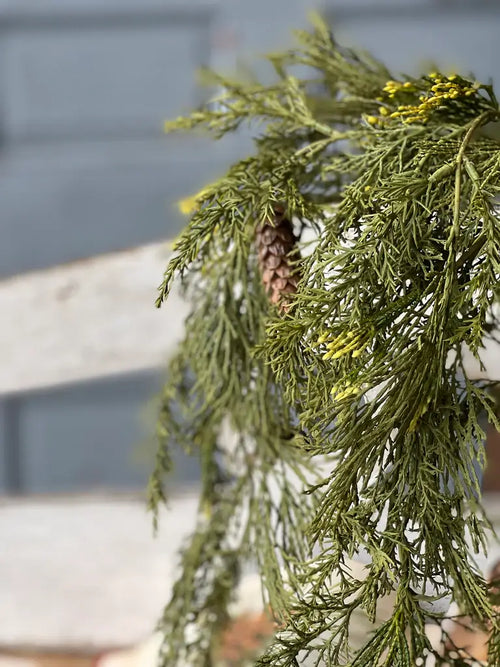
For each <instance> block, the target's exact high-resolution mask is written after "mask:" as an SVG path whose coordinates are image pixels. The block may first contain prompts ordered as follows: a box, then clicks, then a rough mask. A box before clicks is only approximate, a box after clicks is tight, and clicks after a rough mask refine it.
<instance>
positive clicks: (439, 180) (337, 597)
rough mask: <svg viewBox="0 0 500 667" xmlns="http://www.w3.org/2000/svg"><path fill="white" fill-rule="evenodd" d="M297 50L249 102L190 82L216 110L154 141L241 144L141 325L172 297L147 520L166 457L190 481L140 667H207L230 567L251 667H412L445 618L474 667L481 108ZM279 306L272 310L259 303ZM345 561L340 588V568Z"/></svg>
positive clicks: (494, 193) (488, 117) (471, 84)
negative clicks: (257, 635) (263, 609)
mask: <svg viewBox="0 0 500 667" xmlns="http://www.w3.org/2000/svg"><path fill="white" fill-rule="evenodd" d="M298 37H299V40H300V45H299V47H297V48H296V49H293V50H291V51H289V52H287V53H284V54H273V55H272V56H270V62H271V64H272V65H273V66H274V69H275V71H276V75H277V81H275V82H274V83H272V84H271V85H269V86H267V87H266V86H261V85H259V84H258V82H256V81H255V80H252V79H251V78H249V79H248V81H246V82H240V81H230V80H227V79H225V78H224V77H220V76H216V75H214V78H212V81H213V80H215V79H216V81H217V84H218V85H219V86H222V87H223V88H224V93H223V94H222V95H220V96H219V98H218V105H217V108H214V107H213V106H210V105H209V106H207V108H202V109H200V110H197V111H194V112H193V113H192V114H191V115H190V116H188V117H186V118H180V119H177V120H175V121H173V122H171V123H168V124H167V129H168V130H169V131H170V130H192V129H194V128H203V129H206V130H208V131H209V132H211V133H212V134H213V135H214V136H215V137H216V138H217V137H220V136H222V135H224V134H226V133H228V132H229V133H230V132H234V131H236V130H237V129H238V128H239V127H240V125H241V124H242V123H249V124H250V126H251V127H253V129H254V131H255V134H256V136H255V153H254V154H253V155H251V156H249V157H247V158H245V159H243V160H241V161H240V162H237V163H236V164H234V165H232V166H231V167H230V168H229V170H228V172H227V174H226V176H225V177H224V178H222V179H220V180H219V181H218V182H217V183H214V184H212V185H210V186H207V187H205V188H204V189H203V190H202V191H201V192H200V193H199V194H198V195H196V196H195V197H194V199H193V202H194V211H193V214H192V217H191V220H190V222H189V224H188V225H187V227H186V229H185V230H184V232H183V233H182V234H181V236H180V237H179V239H178V241H177V243H176V247H175V251H174V256H173V258H172V260H171V261H170V264H169V266H168V267H167V270H166V273H165V277H164V281H163V283H162V285H161V286H160V290H159V297H158V301H157V305H161V302H162V301H163V299H164V298H166V297H167V295H168V293H169V290H170V289H171V285H172V282H173V281H175V280H181V281H182V283H183V285H184V288H185V290H186V294H187V295H188V298H189V299H190V303H191V305H192V310H191V314H190V316H189V318H188V320H187V323H186V337H185V340H184V341H183V343H182V344H181V346H180V348H179V351H178V354H177V355H176V357H175V358H174V360H173V361H172V362H171V365H170V370H169V377H168V379H167V383H166V386H165V389H164V393H163V396H162V408H161V413H160V420H159V453H158V458H157V468H156V471H155V473H154V475H153V477H152V481H151V485H150V504H151V507H152V508H155V507H157V505H158V503H159V502H161V501H162V500H164V498H165V491H164V488H163V477H164V475H165V474H166V473H167V472H168V470H169V468H170V465H171V458H170V454H169V451H170V448H171V447H172V446H174V445H180V446H183V447H184V448H186V449H187V450H188V451H190V452H197V453H198V454H199V457H200V460H201V462H202V494H201V500H200V521H199V525H198V527H197V529H196V532H195V533H194V535H193V539H192V542H191V543H190V544H189V545H188V546H187V547H186V550H185V551H184V556H183V563H182V573H181V575H180V578H179V581H178V583H177V585H176V586H175V588H174V591H173V596H172V599H171V601H170V603H169V605H168V606H167V608H166V611H165V615H164V618H163V621H162V623H161V627H162V630H163V632H164V633H165V644H164V649H163V654H162V655H163V658H162V660H163V662H162V665H164V666H165V667H167V666H168V667H175V666H176V665H178V666H180V665H186V664H189V665H200V667H202V666H203V667H206V666H208V665H212V664H214V663H213V655H214V653H213V647H214V642H215V641H216V636H217V633H218V632H220V630H221V628H222V625H223V623H224V619H225V618H226V617H227V609H228V603H229V601H230V599H231V591H232V590H233V588H234V586H235V585H236V582H237V578H238V575H237V573H238V570H239V567H240V563H241V562H242V561H244V560H245V559H253V560H254V561H255V562H257V564H258V567H259V571H260V573H261V576H262V581H263V589H264V592H265V598H266V600H267V601H268V602H269V603H270V605H271V607H272V609H273V611H274V613H275V615H276V616H277V617H278V618H279V620H280V622H281V623H282V627H281V630H280V631H279V632H278V633H277V635H276V639H275V641H274V642H273V644H272V645H271V646H270V647H269V649H268V650H267V652H266V653H265V655H264V656H262V657H261V659H260V660H259V662H258V664H259V665H260V666H261V667H264V665H269V666H271V665H272V666H273V667H285V666H290V667H291V666H295V665H298V664H299V660H300V659H302V658H303V657H304V656H306V655H309V658H308V659H309V660H312V661H313V662H312V663H307V664H315V665H320V664H328V665H350V666H351V667H373V666H377V665H386V666H387V667H389V666H396V665H398V666H401V667H403V666H408V667H415V665H417V664H423V662H422V661H423V660H424V659H425V657H426V656H427V655H429V654H432V653H434V649H433V648H432V647H431V646H430V644H429V641H428V639H427V637H426V635H425V631H424V625H425V623H426V622H427V621H428V620H429V619H432V620H433V621H435V622H440V621H441V619H442V615H443V613H442V608H443V603H442V601H443V600H446V599H447V598H449V597H450V596H452V597H453V598H454V599H455V600H456V601H457V602H458V603H459V605H460V607H461V610H462V612H463V613H464V614H466V615H468V616H470V617H471V619H472V620H473V621H474V622H476V623H483V624H485V623H486V624H487V625H488V627H489V628H492V641H491V647H490V664H491V665H496V664H498V655H499V651H498V635H499V619H498V616H497V610H496V608H494V607H493V606H492V604H491V600H490V599H489V596H488V591H487V586H486V583H485V581H484V579H483V577H482V575H481V574H480V572H479V570H478V568H477V566H476V564H475V563H474V553H473V552H474V551H476V552H478V551H479V550H481V549H482V548H484V544H485V540H486V531H487V530H488V522H487V519H486V517H485V516H484V514H483V510H482V508H481V504H480V484H479V480H478V465H479V466H480V465H484V459H485V455H484V448H483V444H482V443H483V440H484V423H485V417H488V418H489V419H490V420H491V421H493V422H494V423H496V421H495V420H496V417H495V413H494V410H493V407H492V405H493V402H492V398H491V396H490V393H489V387H488V386H487V383H484V382H483V383H480V382H475V381H473V380H471V379H469V378H468V377H467V372H466V369H465V367H464V362H463V350H464V348H465V347H468V348H469V349H470V350H471V351H472V352H473V353H474V354H475V355H476V356H478V357H479V358H480V355H481V350H482V346H483V341H484V337H485V335H486V334H487V333H488V331H489V330H490V328H491V327H490V325H489V323H490V319H489V318H490V313H491V310H492V307H493V305H494V303H495V301H496V295H497V293H498V282H499V278H500V218H499V215H498V208H497V205H496V201H497V197H498V194H499V190H500V142H498V141H497V140H496V139H495V138H492V136H490V134H489V133H488V124H489V123H493V122H495V121H498V120H499V119H500V112H499V109H498V105H497V102H496V98H495V95H494V92H493V90H492V88H491V86H486V85H482V84H479V83H477V82H475V81H470V80H468V79H466V78H464V77H461V76H459V75H452V76H445V75H444V74H441V73H439V72H432V73H429V74H425V75H423V76H421V77H418V78H415V77H399V78H397V79H396V78H394V77H393V76H392V75H391V74H390V73H389V72H388V71H387V69H386V68H385V67H384V66H383V65H381V64H380V63H377V62H376V61H374V60H373V59H371V58H370V57H368V56H364V55H360V54H357V53H355V52H352V51H349V50H345V49H343V48H341V47H339V46H338V45H337V44H336V42H335V41H334V40H333V38H332V37H331V35H330V32H329V30H328V28H327V27H326V26H325V25H324V24H323V23H322V22H321V21H319V20H316V26H315V29H314V30H313V31H312V32H310V33H309V32H300V33H299V34H298ZM304 66H306V67H305V68H304ZM304 69H305V70H306V71H308V72H310V73H311V75H310V78H309V79H307V78H300V79H299V78H297V75H296V73H297V71H301V72H304ZM277 212H279V215H278V213H277ZM277 215H278V217H279V219H278V220H277V221H276V220H275V218H276V216H277ZM273 220H274V222H273ZM283 221H286V225H285V223H284V222H283ZM285 227H286V229H285ZM263 234H264V235H265V238H264V236H263ZM256 235H257V239H258V243H257V245H256V244H255V240H256ZM311 237H312V238H313V239H314V241H313V243H312V245H310V239H311ZM259 254H260V259H259ZM275 265H276V266H275ZM291 276H293V278H291ZM290 281H292V282H293V285H292V282H290ZM285 292H286V307H285V308H283V307H281V308H278V307H276V305H274V304H273V303H271V301H270V299H269V295H271V296H272V301H273V302H275V303H276V304H280V303H281V304H282V296H283V294H284V293H285ZM228 432H230V433H232V438H228V437H227V433H228ZM224 433H225V434H226V435H224ZM360 550H364V552H365V554H366V555H367V556H368V557H369V561H370V565H369V566H368V568H367V572H366V577H365V578H364V579H363V580H362V581H361V580H357V579H356V578H355V577H353V576H352V575H351V574H350V573H349V571H348V568H347V566H346V559H348V558H352V557H355V556H356V554H358V552H359V551H360ZM334 580H335V582H336V583H335V585H333V584H332V582H333V581H334ZM202 583H203V585H201V584H202ZM200 586H201V588H200ZM388 595H392V596H393V597H394V605H393V610H392V612H391V615H390V617H389V618H388V619H387V620H386V621H385V622H383V623H382V624H381V625H379V626H378V627H377V626H374V627H373V630H374V631H373V633H372V634H371V635H368V636H367V637H366V641H365V644H364V646H361V647H357V648H353V647H352V646H351V645H350V635H351V634H352V632H351V630H352V624H353V623H354V622H355V621H354V619H355V618H356V614H358V613H360V612H363V613H365V614H366V615H367V616H368V618H369V619H371V620H370V622H372V621H373V620H374V619H375V617H376V613H377V608H378V605H379V603H380V600H381V599H382V598H384V597H386V596H388ZM440 602H441V605H440ZM190 637H191V639H189V638H190ZM434 657H435V658H436V660H437V661H438V664H442V659H441V658H440V657H439V656H438V655H437V654H435V655H434ZM186 660H187V662H186ZM460 660H461V659H459V658H457V659H456V660H455V661H454V659H452V658H447V664H450V665H457V666H458V665H460V664H464V663H463V661H462V662H460ZM440 661H441V662H440Z"/></svg>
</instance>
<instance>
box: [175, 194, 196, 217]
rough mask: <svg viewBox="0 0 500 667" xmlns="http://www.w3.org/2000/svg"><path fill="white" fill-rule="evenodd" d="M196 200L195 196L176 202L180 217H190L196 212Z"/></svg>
mask: <svg viewBox="0 0 500 667" xmlns="http://www.w3.org/2000/svg"><path fill="white" fill-rule="evenodd" d="M196 204H197V198H196V195H192V196H191V197H185V198H184V199H181V200H180V201H178V202H177V206H178V208H179V211H180V212H181V213H182V215H190V214H191V213H194V212H195V211H196Z"/></svg>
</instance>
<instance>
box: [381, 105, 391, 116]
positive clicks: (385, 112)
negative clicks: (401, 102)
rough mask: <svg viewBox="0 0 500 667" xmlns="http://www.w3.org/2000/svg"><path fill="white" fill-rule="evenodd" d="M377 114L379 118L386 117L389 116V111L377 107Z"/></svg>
mask: <svg viewBox="0 0 500 667" xmlns="http://www.w3.org/2000/svg"><path fill="white" fill-rule="evenodd" d="M378 112H379V114H380V115H381V116H388V115H389V110H388V109H386V107H379V110H378Z"/></svg>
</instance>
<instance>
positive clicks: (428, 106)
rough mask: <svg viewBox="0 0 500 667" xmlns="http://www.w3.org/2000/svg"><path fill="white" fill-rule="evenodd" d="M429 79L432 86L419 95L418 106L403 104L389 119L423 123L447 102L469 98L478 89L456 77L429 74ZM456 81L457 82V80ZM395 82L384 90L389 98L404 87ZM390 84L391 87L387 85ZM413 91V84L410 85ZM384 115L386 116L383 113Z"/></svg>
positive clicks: (391, 82)
mask: <svg viewBox="0 0 500 667" xmlns="http://www.w3.org/2000/svg"><path fill="white" fill-rule="evenodd" d="M429 79H431V80H432V81H433V85H432V86H431V87H430V89H429V90H427V91H424V92H423V94H422V95H420V97H419V98H418V99H419V102H420V104H417V105H416V104H405V105H401V106H399V107H398V108H397V111H394V112H393V113H391V114H390V115H389V117H390V118H402V119H403V121H404V122H405V123H417V122H420V123H421V122H425V121H426V120H428V119H429V117H430V115H431V113H432V112H433V111H435V110H436V109H437V108H439V107H442V106H444V105H446V104H447V103H448V100H457V99H464V98H467V97H471V96H472V95H474V94H475V93H476V91H477V89H478V88H479V85H480V84H477V83H476V84H473V85H471V84H470V82H468V81H465V80H464V79H458V77H457V76H456V75H454V74H453V75H451V76H449V77H445V76H442V75H440V74H437V73H436V72H432V73H431V74H429ZM457 79H458V80H457ZM396 83H397V82H394V81H389V82H388V83H387V84H386V87H385V88H384V91H385V92H389V91H390V92H389V97H392V98H393V97H394V96H395V95H396V93H397V92H398V91H399V90H401V87H403V88H404V87H405V86H406V84H402V86H401V85H400V86H399V87H397V86H394V85H392V84H396ZM389 84H391V85H389ZM410 86H412V87H413V89H414V90H415V88H414V86H413V84H410ZM384 115H386V114H385V113H384Z"/></svg>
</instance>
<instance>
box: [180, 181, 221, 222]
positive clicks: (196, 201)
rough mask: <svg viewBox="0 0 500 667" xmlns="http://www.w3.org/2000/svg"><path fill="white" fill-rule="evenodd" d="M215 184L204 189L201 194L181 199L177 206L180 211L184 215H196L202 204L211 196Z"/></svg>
mask: <svg viewBox="0 0 500 667" xmlns="http://www.w3.org/2000/svg"><path fill="white" fill-rule="evenodd" d="M212 185H213V184H210V185H206V186H205V187H204V188H202V189H201V190H200V191H199V192H197V193H196V194H194V195H191V196H189V197H184V199H181V200H179V201H178V202H177V206H178V208H179V211H180V212H181V213H182V214H183V215H191V214H193V213H195V211H197V210H198V208H199V207H200V204H201V202H202V201H203V200H204V199H205V197H206V196H207V195H208V194H210V190H211V188H212Z"/></svg>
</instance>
